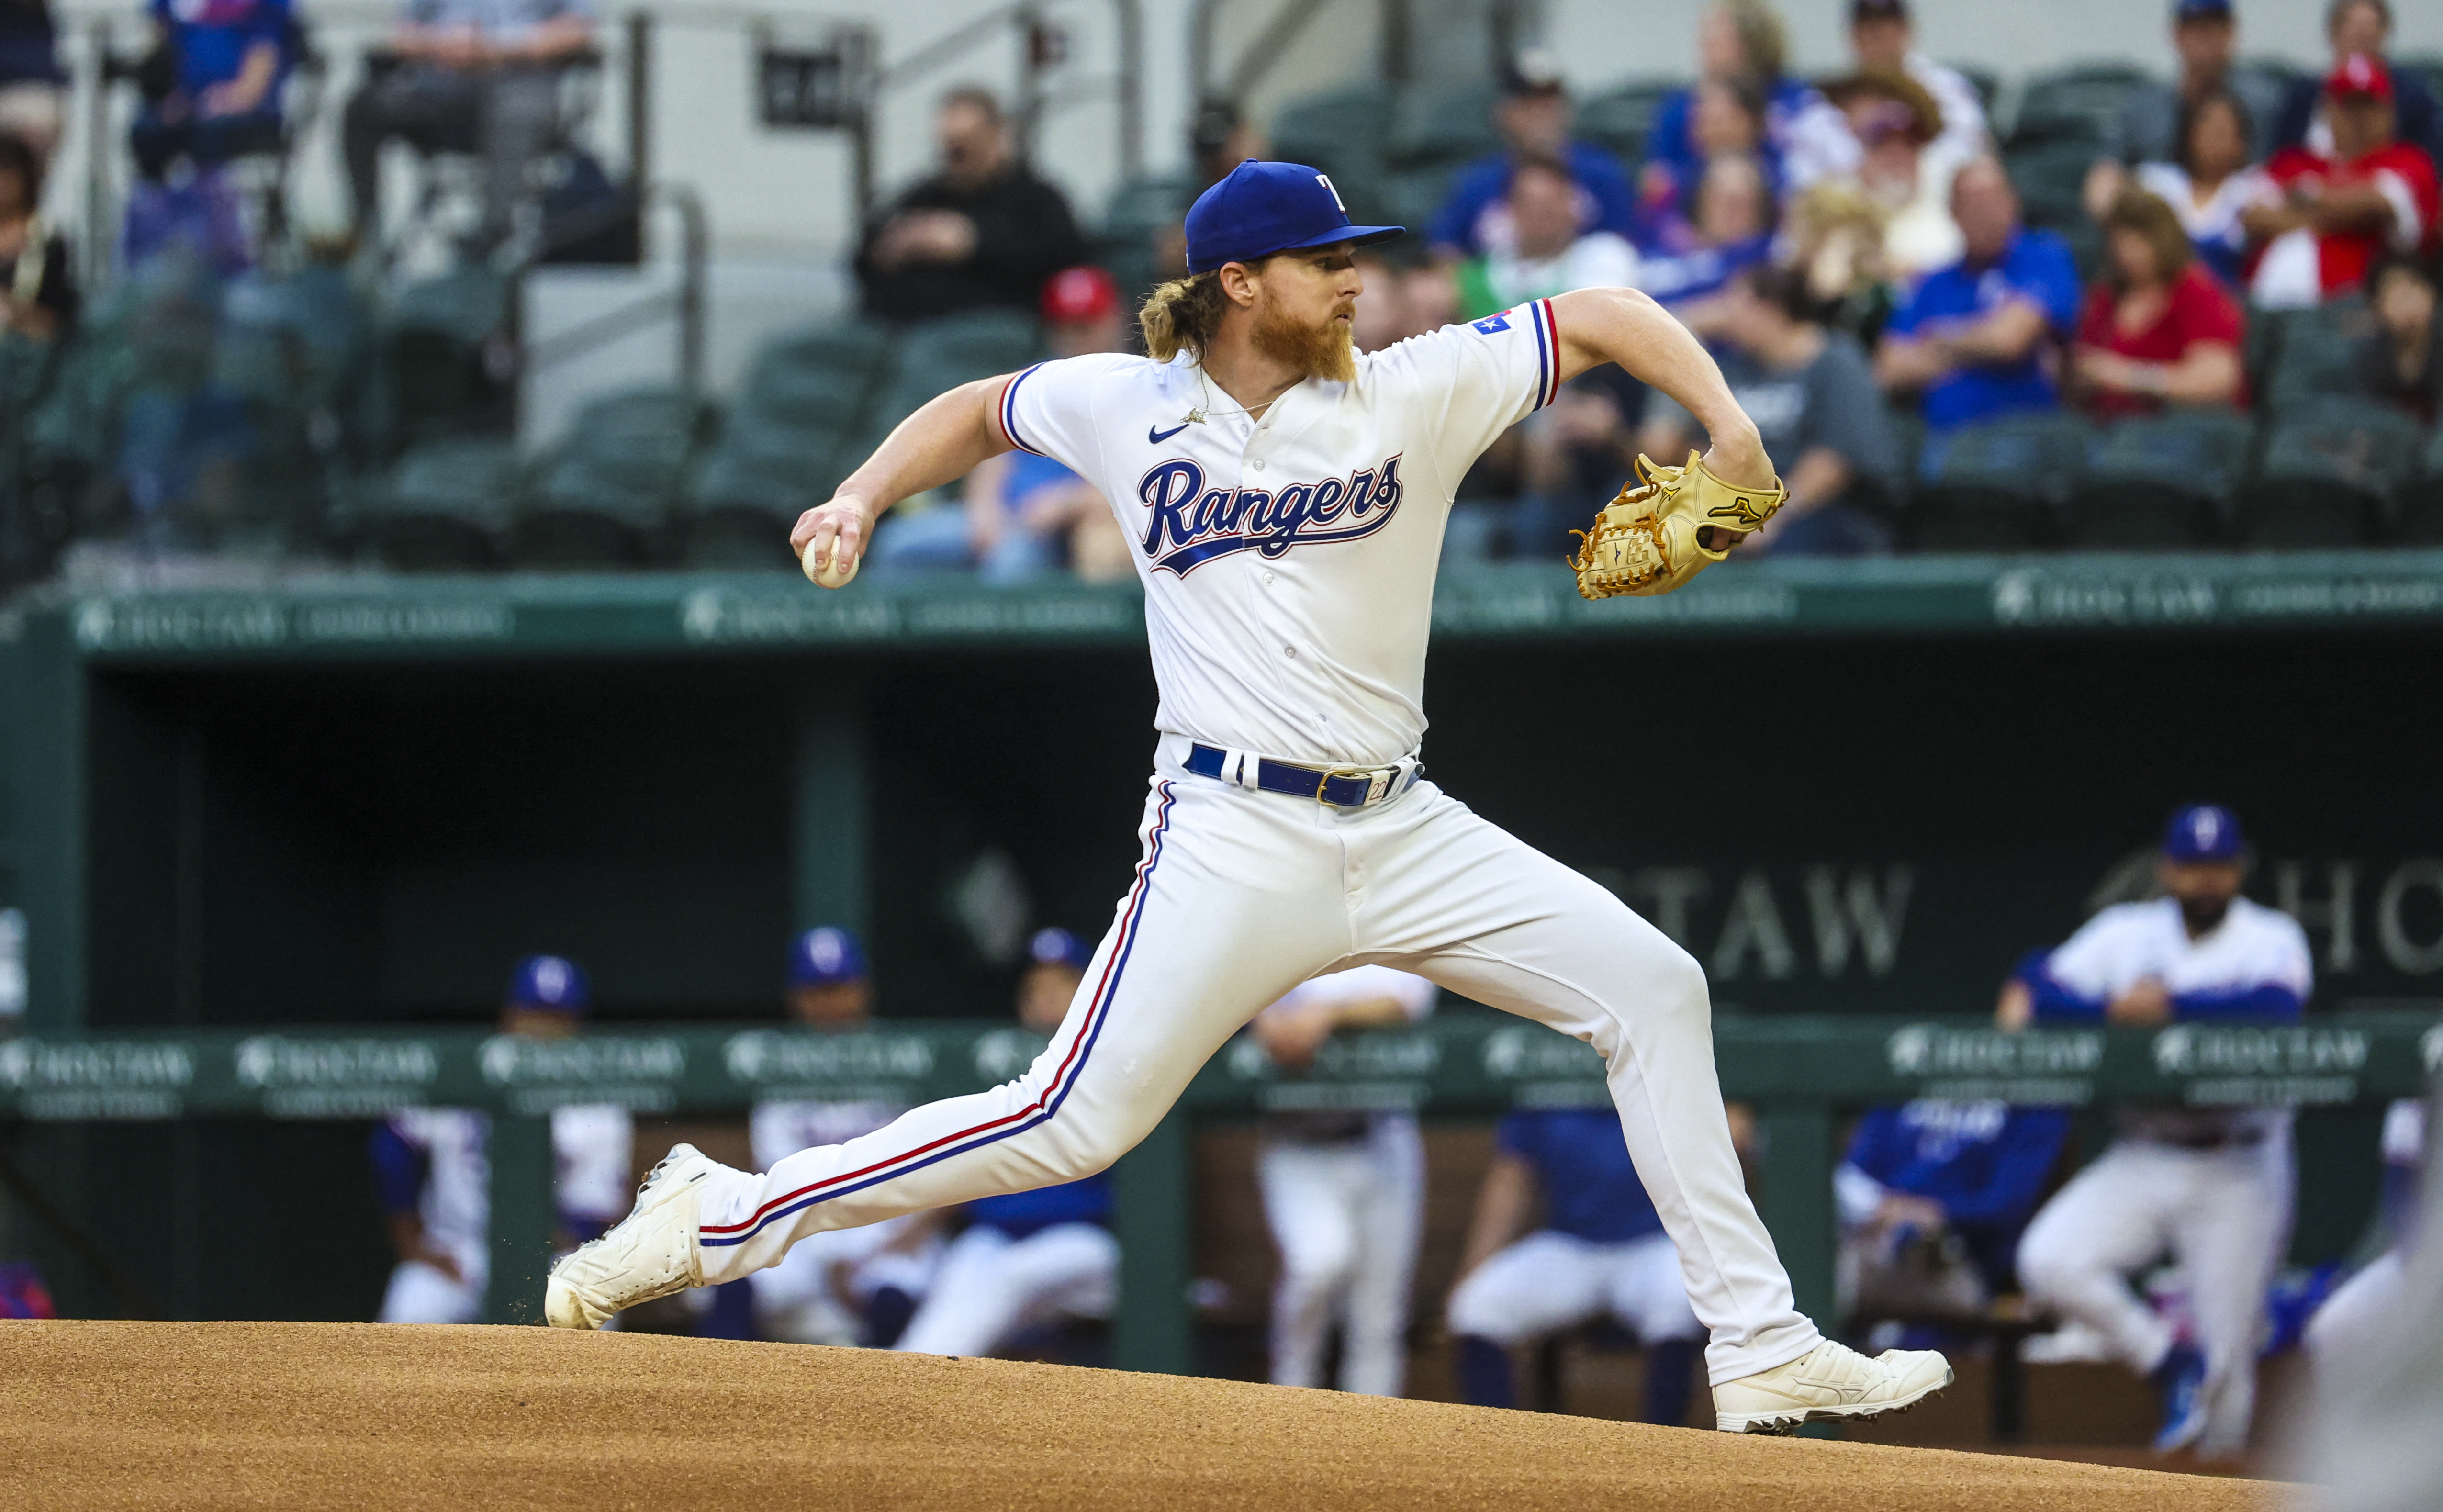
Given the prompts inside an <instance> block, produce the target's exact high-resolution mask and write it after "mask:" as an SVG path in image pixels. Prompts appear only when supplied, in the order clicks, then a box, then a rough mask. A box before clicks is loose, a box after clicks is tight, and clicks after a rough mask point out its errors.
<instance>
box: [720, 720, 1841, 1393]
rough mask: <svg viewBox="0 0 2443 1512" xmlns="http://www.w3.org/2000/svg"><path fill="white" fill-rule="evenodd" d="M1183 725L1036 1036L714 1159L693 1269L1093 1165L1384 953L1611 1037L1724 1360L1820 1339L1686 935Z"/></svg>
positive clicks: (1441, 828) (1661, 1207) (1417, 817)
mask: <svg viewBox="0 0 2443 1512" xmlns="http://www.w3.org/2000/svg"><path fill="white" fill-rule="evenodd" d="M1186 745H1187V743H1186V742H1185V741H1184V740H1182V739H1180V738H1179V737H1177V736H1165V737H1164V738H1163V742H1162V748H1161V751H1160V754H1159V757H1158V760H1157V763H1156V774H1155V777H1154V780H1153V783H1152V790H1151V792H1150V794H1149V795H1148V799H1147V802H1146V813H1145V821H1144V825H1143V829H1142V835H1143V840H1144V847H1145V852H1144V858H1143V859H1142V860H1141V861H1140V862H1139V863H1138V865H1137V874H1136V880H1135V882H1134V884H1133V885H1132V886H1131V887H1130V889H1129V893H1128V895H1127V896H1126V897H1125V898H1123V899H1122V900H1121V902H1120V905H1119V909H1118V913H1117V916H1116V917H1115V918H1114V919H1113V920H1112V923H1111V931H1110V932H1109V933H1107V934H1106V935H1105V936H1104V937H1103V942H1102V944H1101V946H1100V947H1099V948H1097V950H1095V953H1094V959H1093V964H1092V965H1091V967H1090V968H1088V970H1087V972H1086V976H1085V980H1084V981H1083V982H1082V983H1080V984H1079V986H1078V992H1077V997H1076V999H1075V1002H1074V1003H1072V1004H1071V1005H1070V1009H1069V1017H1068V1019H1067V1021H1066V1022H1064V1023H1062V1024H1061V1026H1060V1031H1059V1033H1057V1034H1056V1035H1055V1036H1054V1037H1053V1041H1052V1043H1051V1046H1050V1047H1049V1048H1048V1049H1046V1050H1045V1051H1044V1053H1043V1056H1042V1058H1041V1059H1039V1060H1037V1061H1036V1063H1035V1064H1034V1066H1033V1067H1032V1068H1030V1069H1029V1070H1028V1071H1027V1072H1026V1074H1025V1075H1023V1076H1021V1077H1019V1078H1018V1079H1016V1080H1014V1081H1011V1082H1008V1083H1006V1084H1004V1085H1002V1086H1000V1087H996V1088H994V1089H992V1090H991V1091H989V1092H983V1093H978V1094H975V1095H973V1096H970V1097H951V1098H946V1099H945V1100H943V1101H941V1102H937V1103H933V1104H930V1105H929V1106H927V1107H922V1108H917V1109H914V1110H911V1111H910V1112H909V1113H908V1114H907V1115H905V1116H902V1117H900V1118H898V1119H896V1120H894V1121H893V1122H891V1124H890V1125H888V1126H886V1127H885V1128H883V1129H880V1130H878V1131H876V1132H875V1133H873V1134H868V1135H865V1136H864V1137H862V1138H857V1139H852V1140H850V1141H848V1142H847V1143H845V1144H839V1145H824V1146H818V1147H817V1148H815V1149H812V1150H806V1151H801V1152H799V1153H797V1154H795V1155H792V1156H790V1157H789V1158H787V1159H785V1160H782V1161H781V1162H780V1163H779V1164H778V1165H776V1166H774V1167H773V1168H772V1169H771V1170H770V1171H766V1172H764V1173H762V1174H761V1175H757V1174H752V1173H749V1172H745V1171H735V1172H728V1173H726V1174H724V1175H722V1176H720V1177H718V1178H716V1179H715V1181H714V1182H712V1183H711V1184H710V1187H709V1189H707V1192H706V1193H705V1196H704V1200H703V1208H702V1229H701V1239H700V1243H701V1245H702V1250H703V1253H702V1261H703V1267H704V1279H705V1280H706V1281H707V1282H720V1281H727V1280H731V1279H734V1278H736V1277H739V1276H744V1275H746V1274H748V1273H750V1272H752V1271H756V1270H760V1269H762V1268H763V1267H764V1266H766V1265H769V1264H771V1263H774V1262H775V1261H777V1260H779V1259H780V1258H781V1255H782V1254H783V1253H784V1252H785V1251H786V1250H787V1249H788V1247H789V1245H791V1244H792V1243H794V1242H795V1241H796V1240H798V1239H799V1238H801V1237H803V1236H804V1235H806V1234H810V1233H817V1232H819V1231H821V1230H823V1229H827V1228H850V1227H854V1226H858V1225H861V1224H870V1223H875V1222H878V1221H880V1220H882V1219H885V1218H890V1217H894V1216H896V1215H898V1214H900V1213H904V1212H911V1211H914V1210H916V1209H918V1208H936V1207H941V1206H943V1205H945V1204H948V1203H956V1202H965V1201H967V1200H969V1199H971V1198H976V1197H983V1196H987V1195H990V1194H992V1193H994V1192H1001V1191H1022V1190H1027V1189H1032V1188H1037V1187H1048V1186H1052V1185H1055V1184H1056V1183H1059V1182H1066V1181H1075V1180H1077V1179H1079V1178H1080V1177H1083V1176H1088V1175H1092V1174H1093V1172H1095V1171H1101V1170H1103V1169H1105V1168H1106V1167H1108V1166H1110V1165H1111V1163H1112V1162H1113V1161H1115V1160H1117V1159H1118V1158H1119V1157H1120V1156H1121V1155H1122V1154H1124V1153H1126V1152H1128V1151H1129V1149H1130V1147H1132V1146H1133V1145H1135V1144H1136V1143H1137V1141H1138V1140H1140V1139H1142V1138H1144V1137H1145V1136H1146V1134H1148V1132H1149V1131H1150V1130H1151V1129H1152V1128H1153V1126H1154V1125H1155V1124H1156V1123H1157V1122H1159V1121H1160V1120H1161V1118H1162V1116H1163V1115H1164V1114H1166V1113H1167V1112H1168V1111H1169V1109H1170V1106H1171V1104H1172V1103H1173V1102H1174V1101H1175V1100H1177V1098H1178V1097H1179V1095H1180V1093H1181V1091H1182V1090H1184V1089H1185V1087H1186V1085H1187V1082H1188V1080H1189V1079H1190V1078H1192V1077H1193V1076H1194V1075H1195V1074H1196V1071H1197V1069H1198V1068H1199V1067H1200V1066H1202V1065H1203V1063H1204V1062H1205V1060H1207V1059H1208V1058H1210V1057H1211V1056H1212V1054H1213V1052H1214V1051H1215V1050H1217V1049H1219V1048H1220V1047H1221V1044H1222V1043H1223V1042H1225V1041H1227V1040H1228V1039H1229V1038H1230V1036H1232V1035H1233V1034H1236V1033H1237V1032H1238V1031H1239V1029H1240V1027H1241V1026H1243V1025H1244V1024H1245V1023H1247V1021H1248V1020H1250V1019H1252V1018H1253V1017H1255V1015H1256V1014H1257V1013H1258V1011H1260V1010H1261V1009H1262V1008H1263V1007H1264V1006H1265V1005H1267V1004H1270V1003H1273V1002H1275V1001H1277V1000H1278V999H1279V998H1280V996H1281V995H1282V994H1283V993H1285V992H1287V991H1288V990H1289V989H1290V988H1291V987H1293V986H1296V985H1297V984H1299V983H1301V982H1304V981H1305V980H1307V979H1308V978H1309V977H1312V976H1315V975H1317V974H1319V973H1322V972H1326V971H1335V970H1339V969H1341V968H1345V967H1350V966H1361V965H1365V964H1368V963H1372V962H1380V963H1383V964H1385V965H1388V966H1393V967H1397V968H1401V969H1403V970H1407V971H1414V972H1416V973H1418V974H1419V975H1421V976H1424V977H1425V978H1427V979H1428V980H1430V981H1432V982H1435V983H1437V984H1439V985H1440V986H1444V987H1447V988H1449V989H1450V990H1452V991H1454V992H1457V993H1460V995H1462V996H1465V997H1469V998H1473V999H1475V1000H1476V1001H1478V1002H1479V1003H1485V1004H1490V1005H1493V1006H1495V1007H1497V1008H1501V1009H1504V1010H1507V1011H1509V1012H1512V1013H1516V1014H1519V1015H1522V1016H1524V1017H1526V1018H1530V1019H1534V1020H1536V1021H1537V1022H1539V1023H1547V1024H1550V1025H1551V1026H1552V1027H1553V1028H1555V1029H1558V1030H1559V1031H1561V1032H1562V1033H1564V1034H1569V1035H1574V1036H1575V1037H1577V1038H1578V1039H1580V1040H1584V1041H1586V1042H1589V1043H1591V1044H1592V1045H1593V1046H1594V1047H1595V1049H1596V1050H1597V1051H1599V1052H1600V1053H1601V1054H1602V1056H1603V1059H1604V1062H1605V1064H1606V1066H1607V1079H1608V1080H1609V1082H1610V1086H1611V1093H1612V1098H1613V1101H1614V1103H1615V1104H1616V1105H1617V1106H1618V1108H1619V1110H1620V1115H1621V1122H1622V1124H1623V1126H1624V1128H1625V1129H1626V1134H1627V1142H1628V1150H1629V1154H1630V1157H1631V1158H1632V1159H1633V1160H1634V1161H1635V1162H1636V1165H1637V1171H1638V1175H1639V1176H1640V1177H1641V1178H1642V1179H1643V1180H1644V1183H1645V1188H1646V1190H1647V1191H1648V1192H1649V1193H1650V1194H1651V1195H1652V1196H1653V1199H1654V1205H1655V1208H1656V1209H1657V1210H1658V1211H1659V1212H1660V1213H1661V1214H1662V1222H1663V1226H1664V1227H1665V1228H1666V1229H1667V1230H1668V1231H1669V1233H1670V1235H1671V1238H1672V1241H1673V1243H1674V1244H1675V1245H1677V1246H1678V1248H1679V1254H1680V1263H1681V1274H1682V1278H1683V1280H1684V1281H1685V1282H1686V1289H1687V1292H1688V1297H1689V1300H1690V1301H1691V1303H1692V1304H1693V1305H1694V1306H1695V1308H1696V1310H1697V1316H1698V1317H1699V1318H1702V1319H1703V1320H1704V1322H1705V1324H1706V1326H1707V1327H1708V1328H1709V1329H1711V1331H1712V1341H1711V1344H1710V1347H1709V1349H1708V1352H1707V1355H1706V1360H1707V1365H1708V1369H1709V1371H1710V1373H1711V1375H1712V1378H1713V1380H1714V1381H1715V1382H1716V1383H1717V1384H1718V1383H1720V1382H1723V1381H1728V1380H1736V1379H1737V1378H1738V1377H1740V1376H1744V1375H1750V1374H1755V1373H1757V1372H1759V1371H1765V1370H1770V1369H1772V1368H1773V1367H1775V1366H1777V1365H1781V1364H1785V1363H1787V1362H1789V1361H1790V1360H1792V1359H1795V1358H1797V1357H1798V1356H1799V1355H1804V1354H1806V1353H1807V1352H1808V1351H1809V1350H1811V1349H1813V1348H1814V1347H1815V1346H1816V1344H1817V1343H1818V1342H1819V1341H1820V1338H1821V1336H1820V1335H1819V1334H1818V1333H1817V1332H1816V1329H1815V1325H1814V1324H1812V1323H1810V1322H1809V1321H1808V1320H1807V1318H1804V1317H1802V1316H1801V1315H1800V1314H1799V1313H1798V1312H1797V1311H1796V1309H1795V1308H1794V1307H1793V1306H1792V1303H1791V1291H1790V1278H1789V1275H1788V1274H1787V1273H1786V1272H1785V1271H1784V1270H1783V1269H1782V1266H1781V1262H1780V1260H1779V1258H1778V1257H1777V1256H1776V1255H1775V1254H1774V1252H1773V1239H1772V1237H1771V1236H1770V1235H1769V1234H1767V1233H1766V1231H1765V1227H1764V1225H1763V1223H1762V1222H1761V1221H1760V1220H1759V1219H1758V1218H1757V1217H1756V1213H1755V1208H1754V1207H1753V1206H1752V1205H1751V1204H1750V1203H1749V1201H1748V1195H1747V1189H1746V1188H1745V1187H1744V1185H1743V1184H1742V1182H1741V1178H1740V1173H1739V1162H1738V1156H1737V1154H1736V1152H1734V1151H1733V1150H1732V1148H1731V1132H1730V1125H1729V1121H1728V1119H1727V1118H1726V1116H1724V1114H1723V1111H1722V1099H1721V1090H1720V1084H1719V1082H1718V1080H1717V1078H1716V1076H1715V1072H1714V1042H1713V1028H1712V1017H1713V1015H1712V1006H1711V1004H1710V1002H1709V1001H1708V999H1707V996H1706V991H1705V976H1704V972H1703V970H1702V969H1701V968H1699V966H1698V965H1697V963H1696V961H1695V960H1694V959H1693V958H1691V957H1690V956H1689V954H1688V953H1687V952H1686V951H1685V950H1681V949H1680V947H1678V946H1677V945H1674V944H1673V943H1672V942H1671V941H1670V939H1669V938H1668V937H1666V936H1665V935H1664V934H1663V933H1662V931H1659V930H1657V929H1655V928H1654V927H1653V926H1652V925H1650V924H1648V923H1646V922H1645V921H1644V919H1642V918H1639V917H1638V916H1637V915H1636V914H1635V913H1631V912H1630V911H1629V910H1628V909H1627V907H1626V906H1625V905H1624V904H1622V903H1621V901H1620V900H1619V899H1618V898H1616V897H1614V896H1612V894H1609V893H1608V892H1606V891H1605V890H1604V889H1603V888H1602V887H1600V886H1598V885H1596V884H1595V883H1593V882H1591V881H1589V880H1588V879H1587V878H1586V877H1583V876H1579V875H1578V874H1577V873H1575V872H1572V871H1570V869H1569V868H1567V867H1565V866H1562V865H1561V864H1560V863H1558V862H1556V861H1554V860H1552V859H1551V858H1550V857H1545V856H1543V855H1540V854H1538V853H1537V852H1535V851H1534V850H1533V849H1531V848H1529V847H1528V846H1526V845H1525V844H1522V843H1521V842H1520V841H1518V840H1517V839H1515V838H1513V837H1512V836H1510V835H1508V834H1506V833H1504V832H1503V831H1501V830H1500V829H1498V828H1497V827H1495V826H1494V825H1492V824H1490V823H1487V822H1486V821H1483V820H1482V819H1479V818H1478V817H1477V816H1476V815H1475V814H1474V813H1472V812H1470V811H1469V809H1468V808H1467V806H1466V805H1465V804H1462V803H1460V802H1457V801H1456V800H1454V799H1452V798H1450V797H1448V796H1446V795H1445V794H1443V793H1442V790H1441V789H1440V788H1438V787H1436V786H1435V785H1434V784H1431V783H1425V782H1419V783H1416V784H1413V785H1412V786H1410V787H1409V788H1408V789H1407V790H1405V792H1403V793H1401V794H1400V795H1399V796H1397V797H1395V798H1390V799H1387V800H1385V801H1383V802H1378V803H1376V804H1374V805H1372V806H1371V807H1368V808H1361V809H1338V808H1332V807H1329V806H1327V805H1325V804H1322V803H1319V802H1314V801H1313V800H1311V799H1303V798H1291V797H1287V796H1284V795H1281V794H1277V793H1264V792H1258V791H1254V790H1252V789H1248V788H1242V787H1238V786H1234V785H1231V784H1225V783H1223V782H1221V781H1220V780H1218V779H1208V778H1201V777H1195V776H1192V775H1190V774H1189V773H1188V772H1187V771H1186V770H1185V768H1184V767H1183V766H1182V765H1180V763H1181V760H1182V758H1184V757H1185V753H1186ZM1248 765H1249V766H1250V767H1252V766H1253V765H1254V764H1253V763H1249V764H1248Z"/></svg>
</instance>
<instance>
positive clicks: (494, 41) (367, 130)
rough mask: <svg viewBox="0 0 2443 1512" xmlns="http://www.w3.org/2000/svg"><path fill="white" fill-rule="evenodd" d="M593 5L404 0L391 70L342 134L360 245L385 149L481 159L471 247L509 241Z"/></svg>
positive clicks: (587, 37) (377, 205) (380, 75)
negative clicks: (479, 211) (477, 221)
mask: <svg viewBox="0 0 2443 1512" xmlns="http://www.w3.org/2000/svg"><path fill="white" fill-rule="evenodd" d="M593 42H594V0H403V4H402V6H401V8H400V11H399V19H398V24H397V26H396V27H395V28H394V29H393V31H392V32H391V37H390V43H389V53H390V58H391V60H392V62H393V64H394V65H393V66H389V67H380V66H376V67H373V68H370V69H369V70H368V73H367V77H366V79H365V82H364V83H363V84H361V85H359V86H358V90H357V92H356V95H355V97H354V98H352V99H351V100H349V101H348V109H347V115H346V118H345V120H343V122H342V123H341V127H340V136H341V139H342V143H343V147H344V151H345V156H346V158H347V168H348V196H349V205H350V209H351V212H352V213H353V215H354V217H355V230H356V232H357V234H358V237H359V238H369V237H371V236H372V235H373V234H374V233H375V232H376V231H377V230H378V228H379V225H380V219H381V150H382V144H383V143H385V142H387V141H390V140H392V139H394V138H395V139H397V140H400V141H404V142H407V143H409V144H410V145H411V146H413V147H414V148H415V149H416V150H418V151H419V152H428V153H430V152H474V153H480V154H481V155H482V156H483V157H484V165H485V175H484V218H483V222H482V225H481V228H480V229H479V230H478V231H477V232H476V237H475V242H474V248H475V249H476V250H478V251H489V250H490V249H492V248H494V247H496V246H498V245H499V244H500V243H501V242H502V241H504V240H505V239H506V238H507V236H508V234H509V230H510V224H511V220H512V217H513V216H514V214H515V212H516V211H517V208H518V206H519V205H520V204H521V203H523V202H524V200H525V198H526V194H527V188H526V175H527V170H528V168H529V167H530V166H531V165H532V164H533V163H534V162H535V160H536V159H537V158H539V157H542V154H543V153H544V151H545V150H546V149H548V148H549V147H550V145H551V139H552V135H553V133H554V132H555V131H556V130H557V129H558V125H559V120H560V70H561V68H562V66H564V65H566V64H567V62H568V60H569V59H571V58H572V57H574V56H576V55H577V54H578V53H580V52H583V51H584V50H585V49H586V48H588V47H589V46H593Z"/></svg>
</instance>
